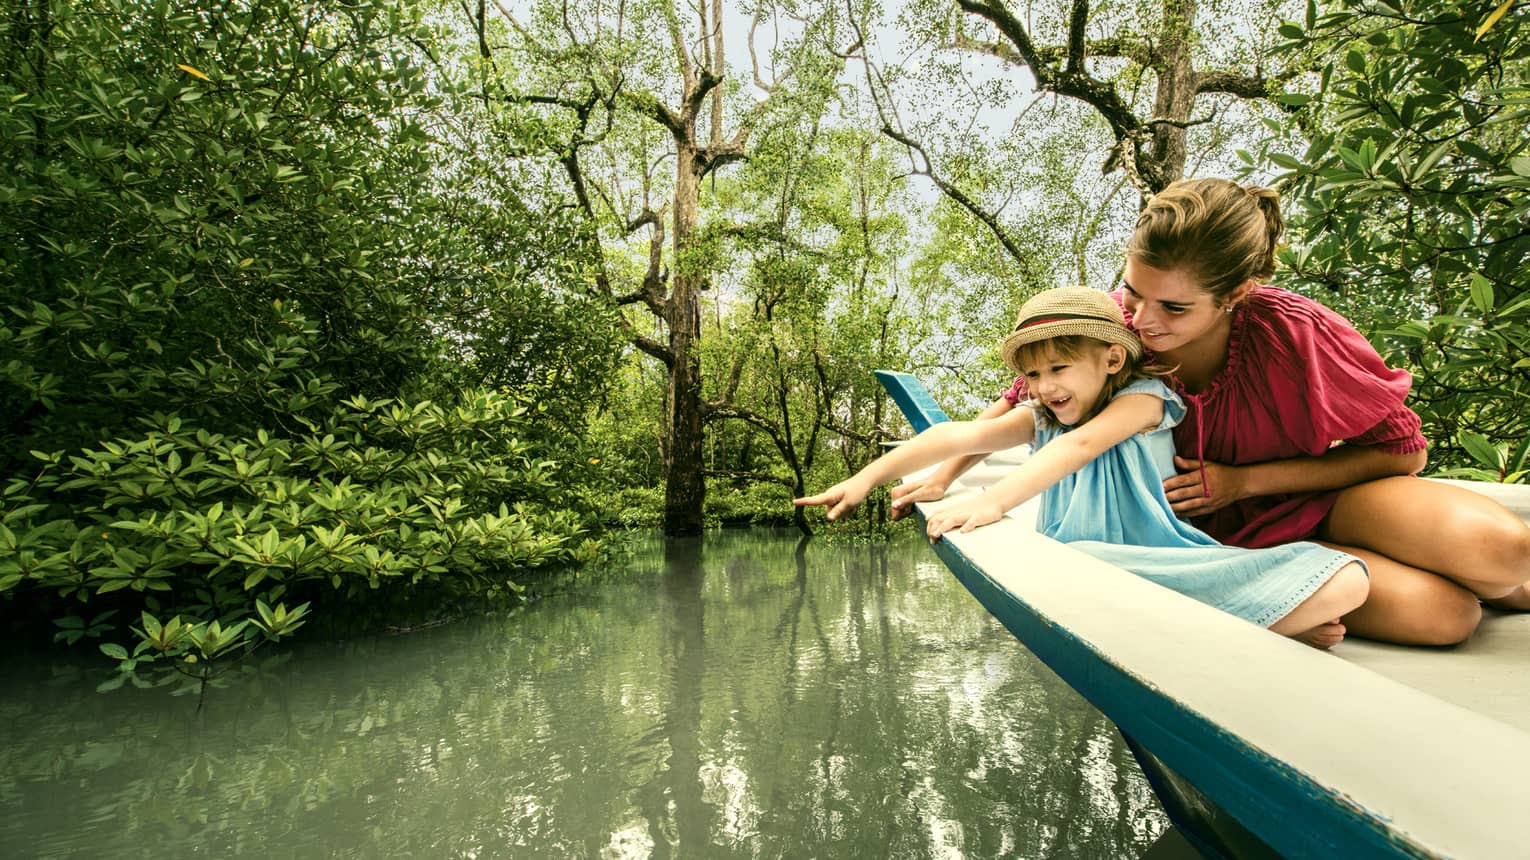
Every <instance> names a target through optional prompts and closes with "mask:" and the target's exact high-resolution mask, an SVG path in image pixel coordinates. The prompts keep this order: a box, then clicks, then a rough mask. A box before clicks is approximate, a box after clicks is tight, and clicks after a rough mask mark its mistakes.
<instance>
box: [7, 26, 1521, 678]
mask: <svg viewBox="0 0 1530 860" xmlns="http://www.w3.org/2000/svg"><path fill="white" fill-rule="evenodd" d="M1042 5H1044V6H1046V8H1045V9H1043V8H1041V7H1037V8H1035V9H1033V10H1031V13H1030V14H1029V16H1028V17H1020V16H1019V15H1018V13H1017V12H1015V11H1013V10H1012V9H1011V8H1010V7H1008V6H1006V5H1005V4H1003V3H1000V2H997V0H973V2H967V0H961V2H959V3H950V2H947V0H909V2H907V3H905V4H903V5H902V6H901V7H900V8H898V9H893V10H891V11H881V10H879V8H878V7H875V6H873V5H870V4H860V3H855V2H852V3H827V2H826V3H816V4H815V3H764V4H756V5H755V6H751V7H750V8H749V9H747V10H746V9H744V8H742V7H735V5H734V4H723V3H720V2H712V3H705V2H703V3H694V4H689V3H687V4H682V3H671V2H644V3H628V4H618V3H602V2H594V3H578V4H572V3H568V4H565V3H560V2H555V0H529V2H521V3H508V2H505V3H501V2H477V3H466V4H453V3H440V2H430V0H397V2H390V3H376V4H351V3H340V2H335V3H323V2H321V3H299V2H296V0H273V2H267V3H260V4H240V3H227V4H218V3H214V4H207V3H189V2H179V0H157V2H153V3H141V2H137V0H132V2H129V0H84V2H62V0H22V2H18V3H12V4H9V5H8V6H7V7H6V10H5V11H4V12H3V13H0V54H3V63H0V289H3V291H4V294H3V296H0V307H3V309H4V313H3V319H0V346H3V355H0V409H3V414H5V415H6V416H7V417H6V421H5V425H4V429H3V441H4V445H3V446H0V461H3V464H4V465H3V469H4V479H5V480H4V484H3V486H0V493H3V495H0V506H3V508H0V607H3V612H4V614H5V616H6V617H7V618H9V619H12V624H13V625H21V626H25V624H24V622H27V621H46V622H47V624H48V625H50V626H51V629H52V630H53V631H54V632H56V634H57V636H58V638H59V639H60V641H65V642H70V643H73V642H86V643H90V644H100V643H106V644H105V646H104V647H103V650H104V651H105V652H106V653H107V654H108V655H109V656H112V657H114V658H116V659H118V660H119V661H120V663H121V664H122V665H123V666H124V667H127V668H129V669H134V668H136V667H138V666H139V665H142V664H145V663H156V664H157V665H158V666H174V667H177V668H178V669H179V670H180V672H181V673H182V674H192V675H193V676H199V677H204V678H205V676H207V675H208V674H209V673H211V672H212V671H213V670H212V669H210V668H188V667H210V666H211V665H213V664H215V663H218V662H219V661H220V660H221V661H224V662H226V661H227V660H228V659H229V658H232V657H234V656H236V655H238V654H241V653H245V652H247V651H248V650H249V649H252V648H254V647H256V646H257V645H258V644H260V643H262V642H265V641H269V640H275V639H280V638H283V637H285V636H288V635H290V634H291V633H293V632H294V631H295V630H297V629H298V627H300V626H302V625H303V624H305V623H307V622H308V621H309V620H310V619H312V618H315V617H333V616H339V615H344V616H348V617H352V618H366V617H372V616H374V615H375V616H376V617H384V616H388V615H396V614H397V613H400V612H404V613H412V614H413V615H414V616H415V617H418V618H427V617H429V616H430V615H432V614H433V613H435V612H439V611H440V610H439V608H440V607H445V606H451V605H455V603H456V602H459V601H471V602H477V601H484V600H489V601H494V600H515V599H517V596H518V595H519V594H520V593H521V592H522V591H523V590H524V589H526V588H528V587H535V583H536V582H537V581H538V580H539V578H540V577H542V576H544V575H545V572H548V571H552V570H556V569H560V568H566V567H568V566H571V565H579V564H584V563H588V562H590V561H591V560H593V559H596V558H598V557H599V554H600V553H601V551H602V537H603V536H604V535H606V534H608V533H609V530H610V529H612V528H618V527H625V526H662V527H663V528H664V529H665V530H666V531H667V532H668V533H671V534H689V533H695V532H697V531H699V530H701V529H703V528H705V527H707V526H711V525H716V524H719V523H722V524H726V523H745V522H787V521H795V523H796V525H797V526H798V527H799V528H800V529H802V530H804V531H808V530H810V529H811V528H812V524H811V523H810V522H809V521H808V520H807V518H806V515H805V514H804V513H802V512H801V511H796V510H793V509H792V508H791V507H790V505H789V503H788V500H789V499H790V498H792V497H793V496H794V495H800V494H802V493H803V491H804V490H805V489H806V488H807V487H809V486H823V485H827V484H829V483H832V482H834V481H835V480H838V479H839V478H840V477H842V476H843V475H844V474H846V473H848V472H850V471H853V470H854V469H856V468H858V467H859V466H860V465H861V464H863V463H864V462H866V461H867V460H868V459H870V458H871V457H872V456H874V454H875V453H876V452H877V451H878V450H879V446H880V444H881V443H882V442H884V441H887V440H889V439H892V438H897V437H899V436H900V435H902V434H903V433H904V432H905V430H906V428H904V427H903V426H902V424H901V422H900V420H899V419H898V418H897V417H896V412H895V410H894V409H892V407H891V406H890V404H888V403H887V402H886V401H885V399H884V398H883V397H882V395H881V393H880V391H879V390H878V389H877V387H876V384H875V382H874V380H873V379H872V378H871V375H870V372H869V371H870V370H871V369H873V368H877V367H890V368H896V369H905V370H911V371H914V372H916V373H919V374H920V375H921V376H923V377H924V378H925V379H926V380H928V381H929V382H930V383H931V385H932V387H933V388H934V389H935V390H936V392H937V394H938V395H939V396H940V397H941V398H942V400H943V401H945V402H947V403H948V404H951V405H952V407H953V411H956V412H959V413H962V412H966V413H970V412H972V411H975V410H976V409H978V408H980V407H981V405H982V404H984V403H985V402H987V401H989V400H991V399H992V398H993V397H994V396H996V395H997V393H998V392H999V391H1001V390H1002V389H1003V387H1004V386H1005V384H1006V382H1007V381H1008V380H1007V379H1006V378H1005V374H1004V373H1003V371H1002V367H1001V365H1000V363H999V362H998V361H997V359H996V357H995V355H994V351H993V349H992V347H991V344H992V343H993V342H994V341H995V340H996V337H997V334H998V333H1000V332H1002V331H1003V330H1004V329H1005V328H1006V327H1007V326H1006V323H1007V321H1008V319H1009V318H1010V315H1011V314H1012V312H1013V308H1014V307H1016V306H1017V305H1018V304H1019V302H1020V301H1021V300H1022V299H1023V297H1024V296H1026V295H1029V294H1031V293H1033V292H1035V291H1036V290H1039V289H1043V288H1046V287H1050V286H1055V285H1058V284H1064V283H1075V282H1082V283H1087V284H1092V285H1096V286H1101V287H1104V286H1108V285H1110V284H1111V283H1112V282H1113V280H1114V279H1115V277H1116V275H1117V268H1118V267H1119V265H1120V257H1119V250H1120V248H1121V246H1122V244H1123V242H1124V237H1125V235H1126V232H1127V231H1128V230H1129V228H1130V224H1131V221H1132V218H1133V216H1134V213H1135V212H1136V210H1137V207H1138V205H1139V203H1140V201H1141V199H1142V198H1143V197H1144V195H1148V194H1151V193H1152V192H1153V191H1154V190H1156V189H1158V188H1161V187H1162V186H1163V185H1164V184H1167V182H1170V181H1173V180H1174V179H1177V178H1180V177H1181V176H1184V175H1190V174H1195V175H1213V174H1223V175H1241V176H1244V177H1246V178H1248V179H1249V180H1250V181H1259V182H1263V183H1272V184H1275V185H1276V186H1277V187H1279V188H1281V190H1282V192H1283V194H1284V195H1285V198H1286V201H1287V202H1286V209H1287V212H1288V213H1289V215H1290V216H1291V220H1292V222H1293V227H1294V229H1293V233H1292V237H1291V245H1290V247H1289V248H1287V249H1286V251H1285V252H1284V254H1283V262H1284V264H1285V266H1286V269H1285V271H1283V272H1282V274H1281V275H1280V276H1279V279H1278V283H1280V284H1281V285H1283V286H1287V287H1289V288H1292V289H1297V290H1300V291H1302V292H1305V293H1307V294H1309V295H1312V296H1314V297H1315V298H1318V299H1319V300H1321V301H1324V302H1327V303H1329V304H1331V305H1333V306H1335V307H1337V308H1339V309H1340V310H1342V311H1343V312H1344V313H1346V314H1348V315H1349V316H1350V317H1351V319H1353V320H1354V321H1355V322H1356V323H1357V325H1359V326H1360V328H1361V329H1362V331H1364V332H1366V333H1367V334H1368V336H1370V337H1371V338H1372V340H1373V341H1374V342H1375V343H1376V344H1377V345H1378V347H1379V348H1381V349H1382V351H1383V352H1384V354H1386V355H1387V356H1388V358H1389V359H1390V360H1391V361H1393V362H1394V363H1396V364H1397V365H1399V366H1403V367H1407V368H1408V369H1410V370H1412V371H1413V372H1414V373H1415V376H1416V379H1417V385H1416V389H1415V390H1416V394H1415V399H1414V405H1415V408H1416V409H1417V410H1418V411H1419V412H1420V414H1421V415H1422V416H1423V418H1424V422H1425V432H1426V433H1427V434H1428V435H1429V436H1430V438H1431V440H1432V442H1433V445H1434V447H1433V453H1432V464H1431V468H1432V469H1434V470H1438V471H1439V472H1441V473H1447V474H1456V475H1467V476H1470V477H1475V478H1481V479H1488V480H1508V481H1523V480H1525V479H1526V470H1527V465H1530V463H1527V452H1530V417H1527V416H1530V390H1527V383H1526V380H1527V379H1530V373H1527V369H1530V335H1527V334H1526V332H1530V270H1527V269H1526V268H1525V267H1524V266H1523V265H1522V263H1521V261H1522V260H1523V259H1524V258H1525V257H1526V254H1527V252H1530V231H1527V228H1526V226H1525V225H1526V224H1527V223H1530V151H1527V149H1526V147H1527V142H1526V141H1527V139H1530V136H1527V135H1526V133H1525V132H1526V127H1527V118H1530V80H1527V77H1530V57H1527V55H1530V36H1527V33H1526V30H1525V28H1524V26H1523V25H1524V21H1525V18H1526V16H1527V14H1530V12H1527V8H1526V7H1525V5H1524V4H1522V3H1521V4H1519V5H1516V4H1514V3H1503V4H1499V3H1496V2H1492V3H1473V4H1466V5H1465V6H1461V7H1451V8H1449V9H1443V8H1436V6H1435V5H1434V4H1427V3H1424V2H1421V0H1387V2H1380V3H1376V2H1371V3H1358V2H1331V3H1323V4H1314V3H1273V2H1258V0H1249V2H1231V0H1229V2H1217V3H1212V2H1207V3H1202V4H1186V3H1183V2H1180V0H1166V2H1164V3H1163V4H1161V5H1158V6H1155V7H1152V8H1147V7H1144V8H1143V9H1142V10H1120V11H1116V10H1113V9H1111V8H1101V9H1099V10H1096V11H1091V10H1089V9H1088V8H1086V7H1084V6H1081V5H1079V4H1062V3H1057V4H1042ZM1054 7H1055V8H1054ZM884 517H885V510H884V509H883V508H882V507H881V506H880V505H878V504H875V503H874V504H872V505H869V506H868V511H867V512H866V514H865V515H864V516H863V517H862V518H861V519H860V520H859V521H858V524H857V525H856V526H855V527H856V528H858V529H861V530H863V531H866V532H870V533H874V532H876V531H878V530H880V529H882V528H884ZM123 643H126V644H123ZM198 673H200V675H198Z"/></svg>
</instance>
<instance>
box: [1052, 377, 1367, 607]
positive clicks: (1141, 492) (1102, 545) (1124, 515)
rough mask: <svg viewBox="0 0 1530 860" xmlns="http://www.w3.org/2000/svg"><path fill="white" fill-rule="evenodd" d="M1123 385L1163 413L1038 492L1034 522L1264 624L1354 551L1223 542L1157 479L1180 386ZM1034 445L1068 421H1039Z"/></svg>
mask: <svg viewBox="0 0 1530 860" xmlns="http://www.w3.org/2000/svg"><path fill="white" fill-rule="evenodd" d="M1125 394H1151V395H1153V396H1154V397H1160V398H1162V399H1163V421H1162V422H1160V423H1159V425H1158V426H1157V427H1155V428H1153V429H1152V430H1149V431H1147V432H1145V433H1138V434H1137V435H1135V436H1132V437H1131V438H1130V439H1127V440H1125V441H1123V442H1121V443H1120V444H1119V445H1116V446H1115V447H1114V448H1111V449H1110V450H1109V451H1106V452H1105V453H1103V454H1101V455H1100V456H1098V457H1096V458H1095V459H1094V460H1093V461H1092V462H1090V463H1089V464H1088V465H1086V466H1084V467H1083V468H1082V469H1079V470H1078V471H1077V472H1074V473H1073V474H1071V475H1069V476H1067V477H1065V478H1063V479H1062V480H1061V481H1058V482H1057V483H1056V484H1054V485H1053V486H1052V487H1050V488H1049V489H1047V490H1046V492H1044V493H1042V495H1041V512H1040V513H1039V514H1038V515H1037V520H1036V530H1037V531H1039V532H1041V533H1042V534H1045V535H1046V536H1048V537H1051V538H1055V539H1057V540H1059V541H1062V542H1064V543H1067V544H1069V545H1071V546H1073V547H1075V548H1077V549H1080V550H1083V551H1084V552H1087V553H1089V554H1090V555H1092V556H1094V557H1095V558H1098V559H1101V560H1103V561H1107V562H1109V563H1111V564H1113V565H1115V566H1117V567H1119V568H1122V569H1124V570H1129V571H1131V572H1132V573H1135V574H1137V575H1138V576H1141V577H1144V578H1146V579H1150V580H1152V581H1153V582H1156V583H1158V584H1159V585H1162V586H1165V587H1166V588H1172V589H1174V590H1175V591H1178V592H1180V593H1181V594H1184V595H1186V596H1189V597H1193V598H1195V599H1196V600H1199V601H1201V602H1202V603H1208V604H1210V605H1212V606H1215V607H1216V608H1218V609H1221V610H1224V611H1226V612H1231V613H1232V614H1234V615H1237V616H1238V617H1240V618H1244V619H1246V620H1248V621H1252V622H1254V623H1255V624H1258V625H1260V626H1262V627H1268V626H1270V625H1271V624H1274V623H1275V622H1276V621H1279V620H1280V619H1281V618H1283V617H1284V616H1285V615H1286V614H1287V613H1289V612H1290V611H1291V610H1292V609H1295V608H1296V606H1297V604H1299V603H1301V602H1302V601H1303V600H1306V599H1307V598H1308V597H1311V596H1312V593H1313V592H1314V591H1317V589H1318V587H1319V586H1321V585H1322V584H1323V583H1325V582H1327V581H1328V579H1329V578H1330V577H1332V576H1333V575H1334V573H1335V572H1337V571H1338V570H1339V568H1341V567H1343V566H1344V565H1345V564H1348V563H1349V562H1352V561H1359V559H1357V558H1356V557H1355V556H1352V555H1350V554H1348V553H1344V552H1339V551H1338V550H1334V549H1329V548H1328V547H1325V546H1322V545H1320V544H1316V543H1312V542H1310V541H1301V542H1299V543H1290V544H1284V545H1281V546H1275V547H1269V548H1266V549H1244V548H1242V547H1233V546H1224V545H1222V544H1220V543H1218V542H1217V541H1216V539H1215V538H1213V537H1211V536H1210V535H1208V534H1206V533H1205V532H1203V531H1201V530H1200V529H1197V528H1196V527H1194V526H1192V525H1190V524H1189V523H1186V522H1185V521H1183V520H1181V519H1180V518H1179V517H1177V516H1175V515H1174V511H1173V509H1172V508H1170V507H1169V500H1168V497H1166V496H1165V495H1164V492H1163V481H1164V479H1165V478H1168V477H1169V476H1171V475H1173V474H1174V473H1175V470H1174V437H1173V435H1172V432H1171V431H1172V428H1173V427H1174V426H1175V425H1176V424H1178V423H1179V422H1180V421H1181V420H1183V419H1184V417H1185V404H1184V401H1182V400H1180V398H1179V395H1177V394H1175V393H1174V392H1173V391H1171V390H1170V389H1169V388H1168V386H1166V385H1164V384H1163V383H1162V382H1160V381H1158V380H1157V379H1140V380H1137V381H1135V382H1132V383H1131V384H1129V385H1127V386H1125V387H1124V388H1122V389H1121V390H1120V391H1119V392H1117V393H1116V395H1115V396H1116V397H1120V396H1122V395H1125ZM1033 408H1034V409H1035V410H1036V411H1037V413H1038V414H1037V421H1036V440H1035V441H1034V442H1033V443H1032V450H1040V449H1041V448H1042V447H1043V446H1045V445H1046V444H1047V443H1048V442H1050V441H1052V440H1053V439H1056V438H1057V437H1058V436H1059V435H1061V434H1063V433H1066V432H1068V431H1069V430H1071V429H1072V428H1071V427H1058V426H1056V425H1055V424H1051V426H1043V423H1042V420H1041V415H1040V410H1041V407H1039V406H1036V407H1033Z"/></svg>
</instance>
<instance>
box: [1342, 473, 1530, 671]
mask: <svg viewBox="0 0 1530 860" xmlns="http://www.w3.org/2000/svg"><path fill="white" fill-rule="evenodd" d="M1322 538H1323V542H1325V543H1332V544H1334V545H1337V546H1338V547H1339V548H1340V549H1345V550H1348V551H1350V552H1354V553H1355V554H1356V555H1358V556H1360V557H1361V558H1363V559H1364V560H1365V562H1366V564H1367V566H1368V567H1370V570H1371V591H1370V597H1369V599H1368V600H1367V601H1366V603H1365V605H1364V606H1362V607H1361V608H1360V609H1359V610H1357V611H1355V612H1353V613H1350V615H1349V616H1348V617H1346V618H1345V619H1344V621H1345V623H1346V624H1347V625H1349V628H1350V632H1352V633H1356V634H1358V635H1361V636H1367V637H1369V638H1373V639H1385V640H1388V641H1393V642H1406V643H1410V644H1434V645H1445V644H1452V643H1454V642H1459V641H1461V640H1463V639H1465V638H1466V637H1467V636H1469V635H1470V633H1471V630H1472V629H1474V628H1475V627H1476V623H1477V620H1478V619H1479V618H1480V615H1481V609H1480V607H1478V606H1476V605H1475V602H1476V601H1475V598H1478V597H1480V598H1483V599H1485V600H1488V601H1490V602H1493V603H1494V604H1495V605H1502V606H1505V607H1506V608H1524V609H1530V596H1527V595H1526V592H1525V588H1524V585H1525V582H1526V581H1527V580H1530V526H1527V525H1526V524H1525V523H1523V522H1521V521H1520V519H1519V518H1518V517H1516V516H1515V515H1514V514H1513V513H1511V512H1510V511H1509V510H1508V509H1507V508H1505V507H1503V506H1502V505H1500V504H1498V503H1497V502H1494V501H1493V500H1491V499H1489V498H1487V497H1485V496H1481V495H1478V494H1477V493H1473V492H1471V491H1470V490H1466V489H1463V488H1461V487H1454V486H1450V485H1448V484H1440V483H1436V482H1433V481H1426V480H1422V479H1420V478H1384V479H1382V480H1379V481H1370V482H1367V483H1364V484H1358V485H1356V486H1353V487H1350V488H1348V489H1346V490H1343V491H1342V492H1340V494H1339V499H1338V502H1337V503H1335V505H1334V507H1333V510H1332V511H1331V512H1329V515H1328V518H1327V519H1326V520H1325V521H1324V523H1323V531H1322ZM1367 550H1368V551H1369V552H1366V551H1367ZM1522 600H1523V601H1525V602H1526V604H1527V605H1525V606H1517V605H1516V604H1517V603H1518V602H1520V601H1522Z"/></svg>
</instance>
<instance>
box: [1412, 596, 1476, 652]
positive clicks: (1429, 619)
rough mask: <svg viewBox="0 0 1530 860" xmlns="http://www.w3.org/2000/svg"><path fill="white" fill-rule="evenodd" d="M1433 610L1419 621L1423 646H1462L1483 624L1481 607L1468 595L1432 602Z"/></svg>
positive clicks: (1418, 629)
mask: <svg viewBox="0 0 1530 860" xmlns="http://www.w3.org/2000/svg"><path fill="white" fill-rule="evenodd" d="M1430 610H1431V611H1430V612H1428V613H1426V614H1425V615H1424V616H1423V617H1422V618H1420V619H1417V625H1418V626H1417V629H1416V630H1415V634H1416V636H1417V637H1418V644H1420V645H1459V644H1461V643H1462V642H1465V641H1466V640H1467V639H1469V638H1470V637H1471V635H1472V633H1474V632H1476V630H1477V625H1478V624H1480V623H1482V604H1481V603H1480V602H1478V600H1477V597H1476V595H1474V594H1471V593H1469V592H1466V591H1459V592H1458V593H1457V594H1454V595H1452V596H1451V597H1449V598H1446V599H1437V600H1435V601H1433V602H1432V605H1431V606H1430Z"/></svg>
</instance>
